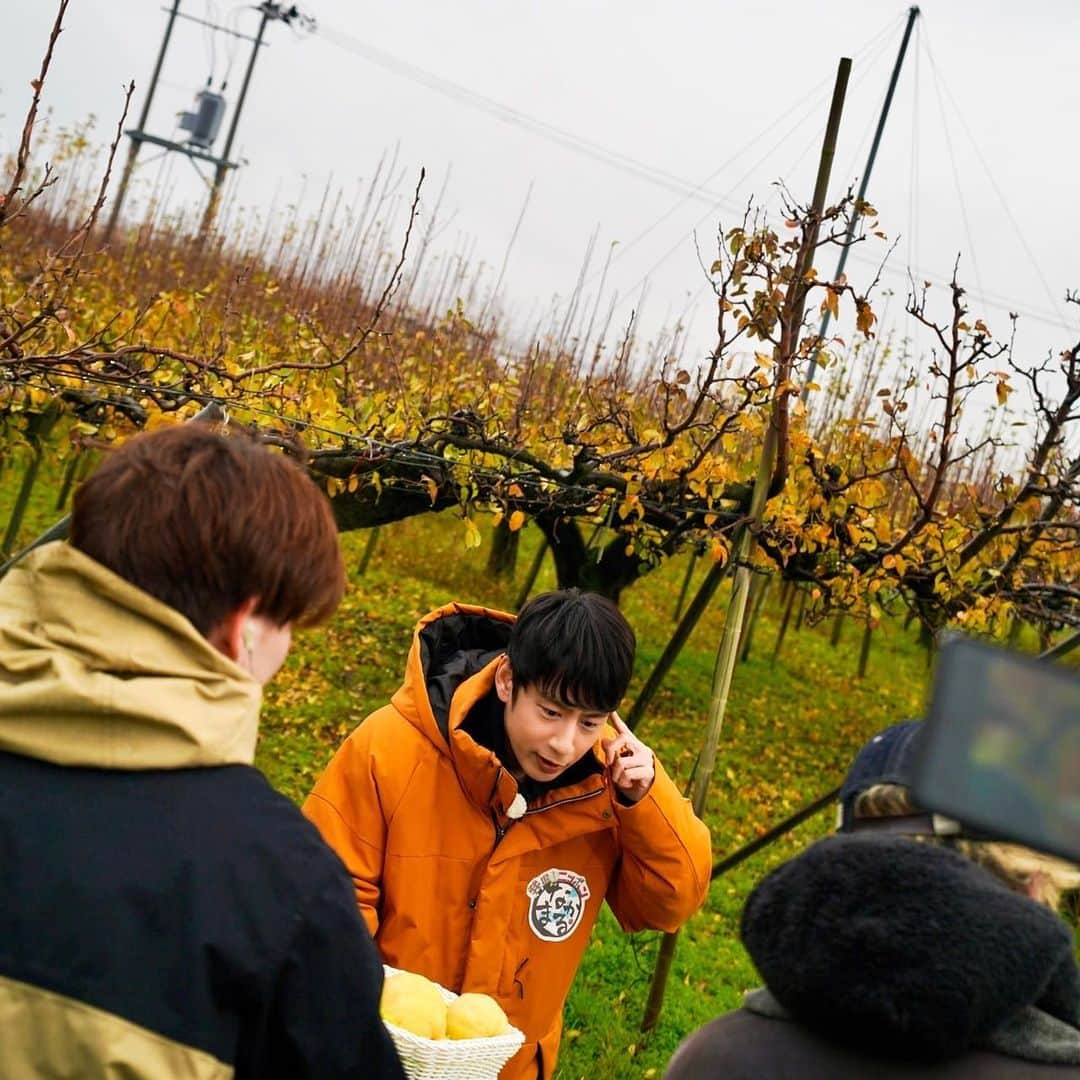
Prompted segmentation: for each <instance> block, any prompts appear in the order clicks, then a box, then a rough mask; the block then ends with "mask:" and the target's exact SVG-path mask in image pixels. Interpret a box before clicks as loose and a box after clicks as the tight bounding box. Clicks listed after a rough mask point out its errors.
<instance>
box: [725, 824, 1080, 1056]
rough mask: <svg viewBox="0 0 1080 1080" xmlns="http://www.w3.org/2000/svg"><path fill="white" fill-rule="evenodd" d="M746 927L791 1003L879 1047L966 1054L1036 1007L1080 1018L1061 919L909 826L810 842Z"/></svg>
mask: <svg viewBox="0 0 1080 1080" xmlns="http://www.w3.org/2000/svg"><path fill="white" fill-rule="evenodd" d="M741 931H742V938H743V942H744V943H745V945H746V948H747V950H748V952H749V953H750V956H751V958H752V959H753V961H754V964H755V965H756V966H757V969H758V971H759V972H760V973H761V975H762V977H763V978H764V980H765V983H766V984H767V986H768V988H769V990H770V991H771V992H772V994H773V995H774V996H775V997H776V999H777V1000H778V1001H779V1002H780V1004H781V1005H782V1006H783V1007H784V1008H785V1009H786V1010H788V1012H789V1013H791V1014H792V1015H793V1016H794V1017H795V1018H796V1019H797V1020H799V1021H801V1022H802V1023H805V1024H806V1025H807V1026H809V1027H812V1028H814V1029H816V1030H818V1031H820V1032H821V1033H822V1034H824V1035H826V1036H827V1037H830V1038H834V1039H836V1040H837V1041H838V1042H842V1043H845V1044H848V1045H855V1046H861V1047H864V1048H865V1049H868V1050H870V1051H872V1052H876V1053H885V1054H893V1055H895V1056H897V1057H902V1058H927V1059H932V1058H945V1057H949V1056H952V1055H956V1054H960V1053H962V1052H964V1051H965V1050H967V1049H970V1048H973V1047H977V1046H984V1045H987V1044H988V1043H991V1042H992V1041H993V1037H994V1034H995V1032H998V1031H999V1030H1001V1029H1002V1028H1003V1027H1005V1026H1007V1025H1009V1024H1015V1023H1016V1021H1017V1018H1018V1017H1019V1016H1021V1014H1023V1013H1024V1012H1025V1010H1027V1009H1029V1007H1032V1006H1034V1007H1036V1008H1037V1009H1039V1010H1041V1011H1042V1012H1044V1013H1046V1014H1048V1016H1049V1017H1052V1018H1055V1019H1056V1020H1059V1021H1062V1022H1063V1023H1064V1024H1067V1025H1071V1026H1073V1027H1075V1026H1076V1025H1077V1023H1078V1021H1080V973H1078V969H1077V966H1076V961H1075V959H1074V958H1073V940H1072V934H1071V932H1070V930H1069V928H1068V927H1067V926H1066V925H1065V923H1064V922H1063V921H1062V920H1061V919H1059V918H1058V917H1057V916H1056V915H1054V913H1053V912H1051V911H1050V910H1049V909H1047V908H1045V907H1043V906H1042V905H1040V904H1037V903H1035V902H1034V901H1033V900H1029V899H1028V898H1027V897H1025V896H1021V895H1020V894H1018V893H1015V892H1012V891H1011V890H1009V889H1008V888H1007V887H1006V886H1004V885H1003V884H1000V883H999V882H998V881H997V880H996V879H995V878H993V877H992V876H991V875H990V874H989V873H987V872H986V871H985V870H983V869H981V868H980V867H978V866H976V865H975V864H974V863H972V862H970V861H969V860H967V859H965V858H964V857H963V856H961V855H958V854H957V853H955V852H952V851H948V850H946V849H944V848H940V847H935V846H933V845H929V844H920V843H916V842H914V841H912V840H910V839H906V838H904V837H879V836H857V835H852V836H834V837H830V838H828V839H826V840H822V841H820V842H818V843H817V844H814V845H813V846H812V847H810V848H809V849H808V850H806V851H805V852H803V853H802V854H801V855H799V856H797V857H796V858H794V859H792V860H791V861H790V862H787V863H785V864H784V865H783V866H781V867H779V868H778V869H777V870H775V871H774V872H773V873H772V874H770V875H769V876H768V877H767V878H766V879H765V880H764V881H763V882H762V883H761V884H760V885H759V886H758V887H757V888H756V889H755V890H754V892H753V893H752V894H751V895H750V898H749V900H748V901H747V903H746V906H745V908H744V910H743V917H742V927H741Z"/></svg>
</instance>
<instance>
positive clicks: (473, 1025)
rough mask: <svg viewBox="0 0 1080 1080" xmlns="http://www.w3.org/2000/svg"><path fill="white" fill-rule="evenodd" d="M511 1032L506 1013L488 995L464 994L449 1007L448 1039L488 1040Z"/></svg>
mask: <svg viewBox="0 0 1080 1080" xmlns="http://www.w3.org/2000/svg"><path fill="white" fill-rule="evenodd" d="M509 1030H510V1021H509V1020H507V1019H506V1013H504V1012H503V1011H502V1009H501V1008H499V1003H498V1002H497V1001H496V1000H495V999H494V998H492V997H488V995H487V994H462V995H461V996H460V997H458V998H455V999H454V1000H453V1001H452V1002H450V1004H449V1005H448V1006H447V1009H446V1037H447V1038H448V1039H488V1038H491V1037H492V1036H494V1035H505V1034H506V1033H507V1032H508V1031H509Z"/></svg>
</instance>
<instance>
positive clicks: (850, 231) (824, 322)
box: [799, 7, 919, 402]
mask: <svg viewBox="0 0 1080 1080" xmlns="http://www.w3.org/2000/svg"><path fill="white" fill-rule="evenodd" d="M918 17H919V9H918V7H910V8H908V18H907V25H906V26H905V27H904V37H903V40H902V41H901V42H900V51H899V52H898V53H897V54H896V63H895V64H894V65H893V70H892V76H891V77H890V78H889V88H888V90H886V92H885V103H884V104H883V105H882V106H881V116H880V117H878V124H877V130H876V131H875V132H874V141H873V142H872V143H871V145H870V153H869V155H868V156H867V159H866V168H865V169H863V175H862V180H861V182H860V183H859V193H858V195H856V196H855V202H856V205H857V204H858V203H860V202H862V200H863V198H864V196H865V195H866V187H867V185H868V184H869V183H870V173H871V172H873V169H874V161H875V159H876V158H877V152H878V147H879V146H880V145H881V136H882V133H883V132H884V131H885V121H886V120H887V119H888V117H889V108H890V107H891V105H892V99H893V94H894V92H895V91H896V84H897V82H898V81H899V79H900V69H901V68H902V67H903V66H904V56H905V55H906V54H907V47H908V42H909V41H910V40H911V30H912V28H913V27H914V25H915V20H916V19H917V18H918ZM857 222H858V218H857V217H856V216H855V215H854V214H852V215H851V219H850V220H849V221H848V227H847V232H846V233H845V235H844V246H843V247H842V248H841V249H840V259H839V261H838V262H837V264H836V273H835V274H833V281H836V279H837V278H838V277H840V275H841V274H842V273H843V272H844V267H845V266H846V265H847V257H848V252H849V251H850V250H851V242H852V239H853V238H854V236H855V225H856V223H857ZM830 315H831V313H830V312H829V311H828V310H826V312H825V314H824V315H823V316H822V319H821V326H820V327H819V328H818V339H819V340H821V341H824V340H825V333H826V331H827V330H828V329H829V319H830ZM815 371H817V357H816V356H814V357H811V359H810V367H809V368H808V369H807V372H806V378H805V379H803V388H802V392H801V393H800V394H799V397H800V398H801V399H802V401H804V402H805V401H806V396H807V394H808V393H809V392H810V390H809V387H810V383H812V382H813V381H814V372H815Z"/></svg>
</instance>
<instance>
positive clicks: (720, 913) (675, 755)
mask: <svg viewBox="0 0 1080 1080" xmlns="http://www.w3.org/2000/svg"><path fill="white" fill-rule="evenodd" d="M46 472H47V473H48V474H49V475H48V476H43V479H42V483H41V484H40V485H39V487H38V489H37V490H35V493H34V498H33V500H32V503H31V509H30V513H29V515H28V517H27V520H26V523H25V526H24V529H23V532H22V534H21V535H20V541H25V540H27V539H29V538H30V537H32V536H33V535H35V534H36V532H37V531H39V530H40V529H41V528H43V527H44V526H46V525H48V524H51V523H52V521H53V519H54V518H55V516H56V513H55V507H54V502H55V497H56V488H55V486H54V485H53V483H52V481H53V480H55V475H56V474H55V468H53V469H51V470H46ZM19 475H20V472H19V470H17V469H12V470H9V471H7V472H5V474H4V476H3V482H2V484H0V521H6V519H7V515H8V513H9V512H10V505H11V501H12V499H13V497H14V496H13V491H14V488H15V486H16V485H17V483H18V479H19ZM50 476H51V478H52V479H50V478H49V477H50ZM462 537H463V530H462V527H461V522H460V520H458V519H453V518H451V517H450V516H448V515H443V516H441V517H432V516H429V517H425V518H419V519H414V520H411V521H406V522H401V523H399V524H397V525H394V526H390V527H387V528H385V529H383V530H382V533H381V536H380V540H379V546H378V548H377V550H376V552H375V554H374V557H373V559H372V561H371V563H370V565H369V567H368V570H367V572H366V573H365V575H364V576H363V577H359V576H358V575H357V574H356V572H355V568H356V567H357V565H358V564H359V562H360V556H361V553H362V551H363V547H364V545H365V543H366V542H367V535H366V534H350V535H346V536H345V537H344V538H343V543H344V547H345V552H346V561H347V565H348V566H349V567H350V568H351V569H350V581H349V588H348V590H347V593H346V597H345V600H344V602H343V604H342V606H341V608H340V609H339V611H338V613H337V615H336V616H335V618H334V619H333V620H332V622H330V623H329V624H327V625H326V626H324V627H322V628H319V629H316V630H312V631H308V632H305V633H301V634H299V635H298V636H297V638H296V642H295V645H294V648H293V651H292V654H291V655H290V658H289V660H288V662H287V665H286V667H285V669H284V670H283V672H282V673H281V675H280V676H279V677H278V679H277V680H276V681H275V682H274V683H273V684H272V685H271V686H270V687H269V688H268V692H267V700H266V707H265V710H264V714H263V725H262V735H261V739H260V743H259V749H258V756H257V764H258V765H259V767H260V768H261V769H262V770H263V771H264V772H265V773H266V774H267V776H268V777H269V778H270V780H271V781H272V783H273V784H274V785H275V786H276V787H277V788H279V789H280V790H281V791H283V792H285V793H286V794H287V795H288V796H290V797H291V798H293V799H295V800H297V801H299V800H301V799H302V798H303V797H304V795H305V794H306V793H307V791H308V790H309V789H310V787H311V785H312V783H313V782H314V780H315V778H316V777H317V776H318V774H319V772H320V771H321V769H322V768H323V767H324V765H325V764H326V762H327V761H328V760H329V758H330V756H331V754H332V753H333V752H334V750H335V748H336V747H337V745H338V744H339V743H340V742H341V740H342V739H343V738H344V737H345V736H346V735H347V734H348V733H349V732H350V731H351V730H352V728H353V727H354V726H355V725H356V724H358V723H359V722H360V721H361V720H362V719H363V717H364V716H365V714H366V713H368V712H369V711H370V710H371V709H373V708H375V707H376V706H378V705H380V704H382V703H384V702H385V701H386V700H387V698H388V696H389V695H390V694H391V693H392V692H393V690H394V689H395V688H396V687H397V685H398V683H399V680H400V677H401V673H402V670H403V665H404V660H405V655H406V651H407V649H408V646H409V643H410V639H411V633H412V627H413V625H414V624H415V622H416V620H417V618H418V617H419V616H420V615H421V614H423V613H424V612H426V611H427V610H429V609H430V608H432V607H435V606H437V605H439V604H441V603H444V602H446V601H447V600H450V599H458V600H466V601H470V602H478V603H483V604H487V605H490V606H495V607H509V606H510V605H511V604H512V603H513V598H514V596H515V594H516V591H517V588H518V585H517V584H515V583H503V582H497V581H491V580H489V579H487V577H486V575H485V565H484V564H485V559H486V547H487V545H486V542H485V544H484V545H482V546H481V547H480V548H477V549H473V550H471V551H470V550H466V549H465V547H464V545H463V543H462ZM485 539H486V538H485ZM536 542H537V534H536V532H535V530H534V529H527V530H526V532H525V534H524V535H523V538H522V550H521V552H520V553H519V560H518V565H519V574H523V573H524V571H525V568H526V567H527V566H528V564H529V562H530V560H531V555H532V553H533V551H534V550H535V544H536ZM685 566H686V564H685V562H683V561H681V560H678V561H676V562H675V563H673V564H672V565H670V566H667V567H664V568H663V569H661V570H658V571H656V572H654V573H653V574H651V575H650V576H649V577H647V578H645V579H643V580H642V581H640V582H639V583H638V584H637V585H635V586H634V587H633V588H631V589H630V590H628V591H627V592H626V593H625V594H624V598H623V609H624V611H625V613H626V615H627V616H628V618H629V619H630V621H631V623H632V624H633V626H634V627H635V629H636V631H637V633H638V635H639V641H640V648H639V656H638V663H637V668H636V674H635V683H634V685H633V686H632V687H631V692H630V695H629V696H630V699H632V698H633V697H634V694H635V692H636V688H637V686H638V685H639V684H640V682H641V680H642V679H643V678H644V677H645V675H647V673H648V671H649V670H650V668H651V666H652V664H653V663H654V662H655V660H656V659H657V657H658V656H659V654H660V652H661V650H662V649H663V647H664V645H665V643H666V641H667V638H668V636H669V635H670V633H671V630H672V627H673V621H672V615H673V608H674V605H675V598H676V596H677V595H678V591H679V587H680V585H681V582H682V575H683V573H684V571H685ZM703 573H704V568H699V569H698V577H700V576H701V575H702V574H703ZM553 585H554V580H553V577H552V570H551V568H550V560H549V561H548V563H547V564H546V565H545V568H544V571H543V572H542V574H541V577H540V580H539V581H538V583H537V589H538V590H542V589H544V588H549V587H552V586H553ZM726 601H727V589H726V587H725V588H722V589H721V591H720V593H718V595H717V597H716V600H715V602H714V610H713V611H711V612H709V613H707V615H706V617H705V618H704V619H703V620H702V622H701V624H700V625H699V626H698V628H697V629H696V631H695V632H694V634H693V636H692V638H691V640H690V641H689V643H688V645H687V647H686V649H685V650H684V652H683V655H682V656H681V658H680V659H679V661H678V663H677V665H676V667H675V669H674V670H673V671H672V673H671V674H670V676H669V678H668V680H667V684H666V686H665V687H664V688H663V689H662V691H661V693H660V694H659V695H658V698H657V700H656V702H655V704H654V707H653V710H652V713H651V715H649V716H647V717H646V718H645V720H644V721H643V723H642V725H641V726H640V727H639V729H638V734H639V735H640V736H641V737H642V738H643V739H644V740H645V741H646V742H647V743H649V744H650V745H651V746H652V747H653V749H654V750H655V751H656V752H657V754H658V756H659V757H660V759H661V760H662V761H663V762H664V764H665V766H666V767H667V768H668V770H669V772H671V773H672V774H673V775H674V777H675V778H676V781H677V782H678V783H680V784H681V785H685V783H686V781H687V779H688V777H689V774H690V770H691V768H692V766H693V762H694V759H695V755H696V752H697V748H698V746H699V743H700V733H701V731H702V730H703V726H704V720H705V710H706V706H707V703H708V698H709V687H710V680H711V674H712V664H713V656H714V651H715V647H716V643H717V642H718V640H719V634H720V628H721V627H722V623H723V614H722V613H723V609H724V607H725V606H726ZM779 617H780V612H779V610H778V604H777V598H776V593H775V590H774V591H773V593H772V596H771V597H769V599H768V600H767V602H766V603H765V605H764V607H763V610H762V617H761V622H760V623H759V625H758V627H757V631H756V636H755V639H754V641H755V644H754V649H753V652H752V654H751V656H750V658H749V659H748V661H747V662H745V663H743V664H740V665H739V666H738V667H737V669H736V673H735V681H734V686H733V688H732V694H731V699H730V703H729V708H728V715H727V721H726V723H725V727H724V731H723V735H722V739H721V744H720V748H719V753H718V756H717V764H716V771H715V776H714V781H713V786H712V790H711V794H710V797H709V804H708V810H707V814H706V817H707V821H708V824H709V826H710V829H711V831H712V837H713V852H714V861H715V860H716V859H719V858H720V857H721V856H723V855H724V854H727V853H729V852H731V851H733V850H734V849H736V848H738V847H739V846H740V845H742V844H744V843H745V842H747V841H749V840H751V839H752V838H754V837H755V836H757V835H759V834H760V833H761V832H763V831H764V830H765V829H766V828H768V827H769V826H770V825H771V824H773V823H775V822H776V821H778V820H780V819H782V818H784V817H786V816H787V815H789V814H790V813H792V812H793V811H794V810H796V809H797V808H799V807H800V806H801V805H803V804H805V803H807V802H809V801H811V800H812V799H813V798H815V797H816V796H817V795H819V794H821V793H823V792H825V791H827V790H829V789H830V788H831V787H833V786H834V785H835V784H837V783H838V782H839V780H840V779H841V778H842V776H843V773H844V770H845V768H846V765H847V764H848V762H849V761H850V759H851V757H852V754H853V753H854V751H855V750H856V749H857V748H858V746H859V745H860V744H861V743H862V742H863V741H864V740H865V739H866V738H867V736H869V735H870V734H872V733H873V732H874V731H876V730H878V729H879V728H881V727H884V726H885V725H887V724H889V723H892V722H894V721H896V720H899V719H902V718H904V717H907V716H911V715H914V714H916V713H918V711H919V710H920V708H921V704H922V700H923V696H924V693H925V687H926V682H927V675H928V671H927V663H926V655H925V652H924V650H923V649H922V648H921V647H920V646H919V645H918V643H917V634H916V629H915V627H912V628H911V629H910V630H908V631H905V630H904V629H903V628H902V627H901V625H900V624H899V623H898V622H893V623H885V624H883V625H882V626H881V627H880V629H879V630H878V631H877V632H876V633H875V634H874V638H873V650H872V653H871V657H870V662H869V668H868V672H867V675H866V677H865V678H864V679H862V680H859V679H857V678H855V671H856V666H857V654H858V649H859V639H860V636H861V633H860V629H861V628H858V627H856V626H854V625H852V626H848V627H847V628H846V630H845V633H844V634H843V636H842V638H841V640H840V642H839V644H838V645H837V646H835V647H833V646H832V645H831V644H830V626H828V625H823V626H819V627H816V628H808V627H804V628H803V629H802V630H800V631H799V632H798V633H794V632H789V635H788V640H787V642H786V643H785V648H784V652H783V655H782V656H781V658H780V659H779V660H778V661H776V662H773V661H772V659H771V654H772V648H773V643H774V641H775V637H776V633H777V628H778V623H779ZM832 824H833V811H832V810H831V809H830V810H828V811H823V812H822V813H820V814H818V815H817V816H816V817H815V818H813V819H811V820H810V821H808V822H807V823H805V824H804V825H802V826H800V827H799V828H798V829H797V830H796V831H795V832H794V833H792V834H790V835H789V836H788V837H787V838H785V839H784V840H782V841H780V842H778V843H777V844H775V845H773V846H772V847H771V848H768V849H767V850H766V851H764V852H762V853H760V854H759V855H757V856H755V857H753V858H751V859H750V860H749V861H747V862H745V863H743V864H742V865H741V866H740V867H738V868H737V869H736V870H735V871H733V872H732V873H730V874H728V875H726V876H723V877H720V878H719V879H717V880H716V881H715V882H714V883H713V886H712V889H711V892H710V895H709V900H708V902H707V904H706V906H705V909H704V910H703V911H702V912H700V913H699V914H698V915H696V916H695V917H694V918H693V919H692V920H691V922H690V923H689V924H688V926H687V927H686V929H685V930H684V932H683V934H682V936H681V939H680V941H679V945H678V950H677V953H676V956H675V961H674V965H673V968H672V974H671V979H670V982H669V985H668V992H667V999H666V1002H665V1006H664V1011H663V1015H662V1018H661V1021H660V1023H659V1025H658V1026H657V1028H656V1029H655V1030H654V1031H653V1032H651V1033H650V1034H649V1035H648V1036H647V1037H646V1036H643V1035H642V1034H641V1032H640V1030H639V1028H640V1021H641V1015H642V1010H643V1007H644V1003H645V999H646V995H647V993H648V987H649V981H650V976H651V969H652V961H653V957H654V955H655V950H656V947H657V942H658V935H656V934H648V933H646V934H637V935H633V936H627V935H624V934H622V933H621V932H620V931H619V928H618V926H617V925H616V923H615V921H614V919H613V918H612V917H611V916H610V915H609V914H608V913H607V911H606V909H605V913H604V916H603V917H602V918H601V920H600V922H599V923H598V925H597V927H596V929H595V931H594V933H593V936H592V940H591V941H590V944H589V947H588V949H587V950H586V954H585V961H584V964H583V966H582V969H581V971H580V973H579V975H578V978H577V980H576V982H575V985H574V989H573V992H572V993H571V996H570V999H569V1002H568V1005H567V1008H566V1015H565V1037H564V1042H563V1050H562V1055H561V1059H560V1066H559V1073H558V1075H559V1077H560V1078H561V1080H571V1078H572V1080H577V1078H578V1077H590V1078H605V1080H606V1078H622V1077H627V1078H629V1077H653V1076H657V1077H658V1076H660V1075H661V1074H662V1073H663V1068H664V1065H665V1063H666V1062H667V1060H668V1058H669V1057H670V1056H671V1053H672V1051H673V1050H674V1049H675V1047H676V1045H677V1044H678V1042H679V1041H680V1039H681V1038H682V1037H683V1036H684V1035H685V1034H687V1033H688V1032H689V1031H690V1030H692V1029H693V1028H694V1027H696V1026H698V1025H700V1024H702V1023H704V1022H705V1021H706V1020H708V1019H709V1018H711V1017H712V1016H715V1015H716V1014H718V1013H722V1012H724V1011H726V1010H729V1009H731V1008H734V1007H736V1006H737V1005H738V1004H739V1002H740V998H741V995H742V992H743V991H744V990H746V989H748V988H749V987H752V986H754V985H756V984H757V979H756V977H755V974H754V971H753V969H752V967H751V965H750V963H749V960H748V959H747V957H746V955H745V953H744V951H743V949H742V947H741V945H740V943H739V940H738V932H737V931H738V916H739V911H740V909H741V906H742V903H743V901H744V899H745V897H746V895H747V894H748V892H749V891H750V889H751V888H752V887H753V885H754V883H755V882H756V881H758V880H759V879H760V878H761V876H762V875H763V874H764V873H765V872H766V871H767V870H768V869H769V868H770V867H772V866H774V865H776V864H777V863H778V862H780V861H782V860H783V859H785V858H787V857H789V856H790V855H791V854H793V853H794V852H795V851H797V850H798V849H799V848H801V847H802V846H804V845H805V844H806V843H808V842H809V841H810V840H812V839H814V838H815V837H818V836H820V835H823V834H824V833H826V832H827V831H829V830H830V829H831V827H832Z"/></svg>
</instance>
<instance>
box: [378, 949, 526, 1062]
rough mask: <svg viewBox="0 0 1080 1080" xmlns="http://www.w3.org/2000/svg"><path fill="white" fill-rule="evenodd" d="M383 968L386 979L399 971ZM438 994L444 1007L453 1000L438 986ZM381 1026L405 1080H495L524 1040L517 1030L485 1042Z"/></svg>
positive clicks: (443, 987)
mask: <svg viewBox="0 0 1080 1080" xmlns="http://www.w3.org/2000/svg"><path fill="white" fill-rule="evenodd" d="M383 969H384V970H385V972H386V974H387V975H388V976H389V975H394V974H396V973H397V972H398V970H399V969H398V968H393V967H390V965H389V964H384V965H383ZM436 986H438V983H436ZM439 993H440V994H442V996H443V998H444V999H445V1001H446V1003H447V1004H449V1003H450V1002H451V1001H453V1000H454V998H456V997H457V994H455V993H454V992H453V991H452V990H447V989H446V987H445V986H439ZM383 1023H384V1024H386V1030H387V1031H389V1032H390V1037H391V1038H392V1039H393V1040H394V1046H395V1047H397V1052H398V1057H399V1058H401V1064H402V1065H403V1066H404V1067H405V1073H406V1075H407V1076H408V1077H409V1080H496V1078H497V1077H498V1075H499V1070H500V1069H501V1068H502V1067H503V1066H504V1065H505V1064H506V1063H507V1062H508V1061H509V1060H510V1059H511V1058H512V1057H513V1056H514V1055H515V1054H516V1053H517V1052H518V1050H520V1049H521V1044H522V1043H523V1042H524V1041H525V1035H524V1033H523V1032H521V1031H518V1029H517V1028H511V1029H510V1031H509V1033H508V1034H506V1035H495V1036H493V1037H492V1038H489V1039H425V1038H424V1037H423V1036H422V1035H414V1034H413V1033H412V1032H411V1031H406V1030H405V1029H404V1028H400V1027H398V1026H397V1025H396V1024H388V1023H386V1021H385V1020H384V1021H383Z"/></svg>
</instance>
